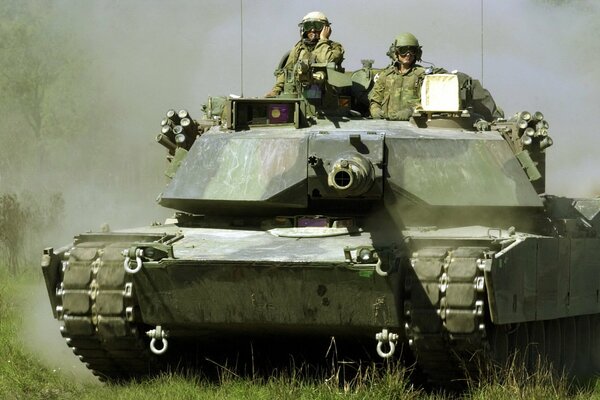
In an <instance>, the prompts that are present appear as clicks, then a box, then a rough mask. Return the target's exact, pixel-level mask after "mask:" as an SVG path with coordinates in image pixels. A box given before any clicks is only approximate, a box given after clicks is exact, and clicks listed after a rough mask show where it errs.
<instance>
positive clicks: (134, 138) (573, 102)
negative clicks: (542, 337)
mask: <svg viewBox="0 0 600 400" xmlns="http://www.w3.org/2000/svg"><path fill="white" fill-rule="evenodd" d="M33 3H34V4H38V6H39V7H44V6H45V5H46V4H47V3H46V2H43V1H42V2H39V3H35V2H33ZM50 4H52V7H49V8H51V9H49V11H48V12H50V13H52V14H51V16H52V20H53V25H52V24H51V25H49V28H48V29H52V27H53V26H54V27H56V29H58V28H59V27H60V29H61V30H66V31H67V32H70V33H71V35H72V37H73V38H74V39H73V40H75V41H76V42H77V43H78V44H79V46H80V47H81V48H82V49H83V51H82V52H81V54H80V57H81V60H80V61H82V65H83V67H82V71H81V79H82V80H81V88H82V90H86V93H85V96H83V98H84V103H85V104H82V107H81V109H82V110H83V109H86V110H90V111H89V112H88V114H86V119H85V122H84V123H85V127H86V129H82V132H91V134H86V135H83V134H82V135H77V134H76V135H74V136H73V138H72V139H70V140H69V141H68V142H67V143H65V145H64V146H63V147H62V148H61V149H60V150H55V151H53V153H52V154H47V155H45V157H44V160H45V163H44V164H43V165H42V168H38V169H36V170H34V171H31V174H30V175H27V174H23V176H22V179H23V182H21V185H20V187H22V188H25V189H29V190H32V191H36V190H40V192H41V189H45V190H55V191H60V192H62V193H63V195H64V197H65V201H66V215H65V221H64V224H63V227H62V233H61V234H58V235H56V236H55V237H54V238H53V240H54V241H55V243H48V245H55V246H58V245H61V244H64V243H66V242H68V241H70V238H71V236H72V235H73V234H74V233H76V232H83V231H87V230H91V229H93V230H97V229H98V228H99V227H100V225H101V224H102V223H108V224H110V225H111V227H112V228H124V227H128V226H136V225H146V224H148V223H150V222H152V221H154V220H162V219H164V217H166V216H168V215H170V214H171V211H169V210H163V209H161V208H160V207H158V206H157V205H156V204H155V202H154V199H155V197H156V196H157V195H158V194H159V193H160V192H161V190H162V189H163V187H164V185H165V183H166V179H165V178H164V177H163V171H164V169H165V167H166V161H165V151H164V150H163V149H162V148H161V147H160V146H159V145H158V144H156V143H155V141H154V136H155V135H156V133H158V131H159V123H160V120H161V119H162V118H163V115H164V113H165V111H166V110H167V109H169V108H176V109H180V108H186V109H188V110H189V111H190V113H191V115H192V116H193V117H195V116H198V115H199V114H200V111H199V110H200V107H201V105H202V104H203V103H204V102H205V100H206V98H207V96H208V95H228V94H243V95H245V96H260V95H262V94H264V93H266V92H267V91H268V90H269V89H270V87H271V86H272V84H273V81H274V77H273V70H274V68H275V64H276V63H277V61H278V60H279V59H280V57H281V56H282V55H283V53H284V52H285V51H287V50H289V49H290V48H291V46H292V45H293V44H294V43H295V42H296V41H297V40H298V28H297V24H298V22H299V21H300V19H301V18H302V16H303V15H304V14H306V13H307V12H309V11H313V10H321V11H323V12H324V13H325V14H326V15H328V17H329V19H330V21H331V22H332V24H333V25H332V29H333V33H332V37H331V38H332V39H333V40H336V41H339V42H341V43H342V44H343V45H344V47H345V50H346V53H345V62H344V66H345V67H346V69H347V70H353V69H358V68H360V66H361V63H360V60H361V59H373V60H375V66H376V67H384V66H386V65H387V64H388V62H389V60H388V59H387V56H386V55H385V53H386V51H387V50H388V47H389V45H390V43H391V42H392V40H393V38H394V37H395V36H396V35H397V34H398V33H400V32H404V31H410V32H412V33H414V34H415V35H416V36H417V37H418V38H419V41H420V42H421V45H422V46H423V49H424V54H423V58H424V59H425V60H427V61H429V62H431V63H434V64H435V65H437V66H441V67H444V68H446V69H448V70H453V69H458V70H460V71H463V72H466V73H468V74H470V75H472V76H473V77H474V78H477V79H480V80H483V83H484V85H485V87H486V88H488V89H489V90H490V92H491V93H492V94H493V95H494V97H495V99H496V101H497V102H498V104H499V105H500V106H501V107H502V108H503V109H504V111H505V113H506V114H507V115H512V114H513V113H515V112H518V111H521V110H529V111H537V110H540V111H542V112H543V113H544V114H545V115H546V118H547V120H548V121H549V122H550V135H551V136H552V137H553V139H554V147H552V148H550V150H549V152H548V171H547V173H548V183H547V190H548V192H549V193H553V194H558V195H568V196H575V197H577V196H593V195H594V196H596V195H600V177H599V176H598V170H599V169H600V158H599V157H598V149H599V148H600V136H599V135H598V134H597V132H596V131H597V130H598V127H599V126H600V113H598V105H599V100H598V93H600V78H599V77H598V75H597V74H596V72H595V70H596V65H598V63H599V62H600V59H599V58H600V41H599V40H598V35H597V32H598V31H599V30H600V29H599V28H600V22H599V21H600V6H599V4H598V3H597V2H594V1H592V0H590V1H573V2H562V1H541V0H539V1H535V0H529V1H522V0H521V1H518V0H509V1H502V2H489V1H483V2H482V1H481V0H462V1H460V2H451V3H450V2H448V1H444V0H418V1H417V0H414V1H402V2H399V1H396V0H382V1H372V2H369V3H366V4H365V2H363V1H358V0H348V1H344V2H340V1H333V0H321V1H312V0H310V1H303V2H289V1H286V2H283V1H280V0H253V1H248V0H241V1H228V2H223V1H222V0H219V1H217V0H204V1H193V0H174V1H171V2H168V3H166V2H163V1H158V0H129V1H127V2H123V1H118V0H103V1H93V2H92V1H88V2H82V1H77V0H54V1H52V2H50ZM482 4H483V7H484V9H483V13H482V9H481V6H482ZM242 12H243V14H242ZM482 15H483V21H482V19H481V16H482ZM482 22H483V35H482ZM482 40H483V63H482V51H481V50H482ZM52 50H53V49H47V54H48V57H51V56H52ZM77 112H78V110H77V109H75V110H72V111H71V113H70V114H67V116H66V118H68V115H72V116H75V115H77ZM9 133H10V132H8V131H6V130H2V131H1V132H0V134H1V135H2V136H3V137H2V141H5V140H10V138H9V137H8V136H6V135H8V134H9ZM25 171H27V170H25ZM0 184H2V181H0ZM0 189H2V191H5V190H7V189H10V188H6V187H0ZM39 292H41V294H40V296H41V297H39V299H40V300H39V303H38V302H37V301H36V303H35V304H34V307H32V309H33V310H34V311H35V313H34V314H33V315H35V321H47V324H48V325H52V326H47V329H46V328H45V327H41V326H40V325H41V324H36V326H35V327H32V326H29V327H28V332H27V333H26V336H25V337H30V338H31V342H32V343H38V344H39V346H38V351H40V352H41V351H42V348H44V349H45V350H44V351H45V352H48V351H50V353H49V354H45V357H46V358H48V359H50V360H54V361H53V362H54V363H56V362H60V357H62V356H63V355H64V354H63V353H64V352H68V350H67V348H66V346H64V343H62V342H61V344H60V345H58V344H57V345H56V346H55V345H54V344H52V345H51V346H49V345H47V343H49V342H48V340H49V339H48V338H44V339H43V340H41V341H38V340H37V339H36V336H35V335H33V333H32V332H35V331H47V332H48V335H51V334H52V332H56V336H57V337H58V330H57V329H56V326H54V325H53V322H54V321H53V320H51V319H50V310H49V307H48V305H47V300H41V298H45V293H43V288H42V289H41V290H40V291H39ZM36 295H37V294H36ZM32 304H33V303H32ZM38 311H39V313H44V314H45V315H46V316H47V317H48V318H47V319H42V318H41V317H39V315H40V314H38ZM32 312H33V311H32ZM27 335H30V336H27ZM52 343H54V342H52ZM61 346H62V347H61ZM49 349H50V350H49ZM53 349H55V350H53ZM68 357H70V356H68ZM69 360H70V358H69ZM69 362H71V361H69Z"/></svg>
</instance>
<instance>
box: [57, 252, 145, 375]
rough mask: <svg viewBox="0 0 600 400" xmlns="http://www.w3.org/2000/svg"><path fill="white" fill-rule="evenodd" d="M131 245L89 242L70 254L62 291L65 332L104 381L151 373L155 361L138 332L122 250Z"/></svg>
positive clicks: (61, 314)
mask: <svg viewBox="0 0 600 400" xmlns="http://www.w3.org/2000/svg"><path fill="white" fill-rule="evenodd" d="M129 246H130V243H106V242H84V243H81V244H79V245H77V246H75V247H73V248H72V249H71V250H70V251H69V252H68V253H66V254H65V256H64V257H63V258H64V261H63V265H62V274H63V280H62V282H61V285H60V288H59V289H58V290H57V300H58V302H57V303H58V304H59V306H58V307H57V311H58V315H59V320H62V321H63V326H61V333H62V335H63V337H64V338H65V339H66V341H67V345H68V346H69V347H71V348H72V349H73V352H74V353H75V354H76V355H77V356H78V357H79V358H80V359H81V361H82V362H84V363H85V364H86V366H87V367H88V368H89V369H90V370H92V372H93V373H94V375H96V376H98V377H99V378H100V379H101V380H120V379H130V378H133V377H137V376H145V375H149V374H151V373H152V372H154V371H153V369H154V367H153V366H154V365H155V363H154V357H153V355H152V353H150V352H149V351H148V346H147V342H146V339H145V338H144V337H143V336H142V332H139V330H138V324H136V315H137V313H138V308H137V305H136V304H135V297H134V293H133V282H132V281H131V277H130V276H129V275H128V274H126V273H125V271H124V269H123V256H122V255H121V252H122V250H123V249H126V248H128V247H129Z"/></svg>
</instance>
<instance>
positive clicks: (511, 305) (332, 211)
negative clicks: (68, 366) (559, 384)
mask: <svg viewBox="0 0 600 400" xmlns="http://www.w3.org/2000/svg"><path fill="white" fill-rule="evenodd" d="M377 72H378V70H376V69H374V68H372V61H369V60H365V61H364V62H363V68H362V69H360V70H358V71H354V72H352V73H351V72H346V71H342V70H338V69H336V68H335V66H334V65H330V64H316V63H313V64H306V63H304V64H302V63H301V64H299V65H298V66H297V68H295V70H294V71H293V73H290V76H286V84H285V85H286V86H285V90H284V92H283V93H282V95H280V96H279V97H276V98H243V97H239V98H238V97H233V96H230V97H210V98H209V99H208V101H207V104H205V105H204V107H203V116H202V117H201V118H199V119H194V118H192V117H191V116H190V115H189V114H188V112H187V111H185V110H181V111H178V112H176V111H175V110H170V111H169V112H167V115H166V117H165V118H164V120H163V121H162V123H161V133H160V134H159V135H158V136H157V137H156V140H157V142H159V143H160V144H161V145H163V146H164V147H165V148H166V151H167V158H168V160H169V164H168V165H169V166H168V169H167V171H166V175H167V176H168V178H169V179H168V184H167V185H166V187H165V189H164V191H163V192H162V194H161V195H160V196H159V199H158V202H159V203H160V204H161V205H162V206H165V207H167V208H170V209H173V210H176V213H175V215H174V216H173V218H170V219H168V220H167V221H165V223H164V224H154V225H152V226H148V227H143V228H137V229H130V230H122V231H115V232H110V231H104V232H95V233H84V234H79V235H77V236H75V238H74V241H73V243H72V244H70V245H68V246H66V247H63V248H60V249H56V250H55V249H53V248H47V249H45V250H44V254H43V258H42V270H43V273H44V278H45V282H46V285H47V289H48V295H49V299H50V303H51V306H52V311H53V313H54V317H55V318H57V319H58V320H59V321H61V322H62V326H61V333H62V335H63V336H64V337H65V339H66V342H67V345H68V346H70V347H71V348H72V349H73V352H74V353H75V354H76V355H78V356H79V358H80V359H81V361H82V362H84V363H85V364H86V366H87V367H88V368H89V369H91V370H92V371H93V372H94V374H96V375H98V376H99V377H101V378H102V379H107V380H119V379H129V378H139V377H144V376H147V375H149V374H152V373H155V372H156V371H160V370H161V368H163V366H164V363H163V362H162V360H165V359H167V358H168V357H169V356H180V355H182V354H184V353H187V352H189V351H190V350H189V349H190V348H189V347H188V346H189V343H195V344H196V345H197V347H196V350H195V351H196V352H199V353H202V352H210V351H216V352H217V353H218V352H219V351H224V350H225V349H226V348H229V347H230V346H231V345H232V344H233V343H234V341H233V340H231V339H230V338H232V337H235V336H238V335H240V334H243V335H245V336H247V337H251V338H252V337H253V338H261V337H267V336H269V337H271V338H277V339H278V340H280V341H281V342H283V343H289V344H290V347H291V345H292V343H296V341H295V340H296V339H297V338H298V337H308V338H311V341H312V340H313V339H314V340H322V339H324V340H326V341H327V340H331V338H332V337H333V338H357V339H360V340H362V341H363V342H365V343H367V344H368V347H369V352H370V353H371V354H374V355H375V354H376V357H382V358H383V359H394V358H396V357H398V358H400V357H403V358H409V359H411V360H413V361H415V362H416V366H417V368H418V369H419V371H421V372H422V374H423V375H424V376H425V377H426V378H427V379H428V381H429V382H430V383H433V384H440V385H446V384H448V383H449V382H453V381H456V380H460V379H463V378H464V376H465V373H469V372H472V370H473V369H474V368H477V367H476V365H475V364H476V362H475V361H474V360H475V358H474V357H473V355H484V356H485V358H486V359H493V360H496V361H497V362H498V363H503V362H505V361H506V360H508V359H509V358H510V357H511V355H513V354H515V353H517V354H520V356H521V359H522V360H523V361H524V362H525V363H526V364H528V365H533V364H534V362H535V360H538V359H543V360H547V361H548V362H549V363H550V364H551V365H553V366H554V367H555V368H556V369H557V370H560V371H566V372H567V373H568V374H571V375H573V376H591V375H593V374H596V373H597V372H598V371H599V369H600V278H599V276H600V275H599V273H598V272H599V270H600V261H599V260H600V238H599V236H598V232H599V231H600V198H594V199H572V198H565V197H557V196H552V195H549V194H546V193H545V184H544V182H545V152H546V149H547V148H548V147H549V146H550V145H551V144H552V140H551V138H550V136H548V127H549V125H548V123H547V122H546V120H545V118H544V116H543V115H542V113H540V112H535V113H530V112H526V111H523V112H519V113H517V114H515V115H514V116H512V117H510V118H502V117H501V114H500V113H499V111H498V110H497V109H496V108H495V105H494V104H493V101H491V97H490V96H489V93H488V92H487V91H485V90H484V89H483V88H481V86H480V85H479V84H478V82H477V81H475V80H473V79H471V78H469V77H468V76H466V75H464V74H459V73H458V74H448V73H444V74H430V75H427V76H426V77H425V80H424V82H423V85H422V96H421V97H422V99H423V103H422V105H421V107H419V108H418V109H416V110H415V111H414V112H413V115H412V117H411V119H410V121H388V120H375V119H371V118H369V117H368V93H369V90H370V88H371V86H372V84H373V80H374V78H375V76H376V74H377ZM291 338H294V339H291ZM183 343H187V345H186V344H183ZM313 343H316V342H313ZM309 347H310V345H307V346H306V347H302V346H301V349H300V352H302V349H304V350H305V351H308V348H309ZM215 349H216V350H215ZM411 362H412V361H411Z"/></svg>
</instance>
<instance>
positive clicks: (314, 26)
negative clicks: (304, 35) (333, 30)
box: [302, 21, 326, 32]
mask: <svg viewBox="0 0 600 400" xmlns="http://www.w3.org/2000/svg"><path fill="white" fill-rule="evenodd" d="M325 25H326V24H325V22H323V21H305V22H302V30H303V31H304V32H310V31H317V32H321V31H322V30H323V28H324V27H325Z"/></svg>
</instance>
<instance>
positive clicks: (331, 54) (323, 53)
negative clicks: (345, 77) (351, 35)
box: [313, 40, 344, 67]
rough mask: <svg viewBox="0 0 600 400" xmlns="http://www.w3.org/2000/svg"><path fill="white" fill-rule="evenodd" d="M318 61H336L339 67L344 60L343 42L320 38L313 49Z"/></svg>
mask: <svg viewBox="0 0 600 400" xmlns="http://www.w3.org/2000/svg"><path fill="white" fill-rule="evenodd" d="M313 54H314V55H315V57H316V59H317V62H320V63H330V62H332V63H335V65H337V66H338V67H341V66H342V61H343V60H344V48H343V47H342V45H341V44H339V43H337V42H333V41H331V40H319V41H318V42H317V45H316V46H315V49H314V50H313Z"/></svg>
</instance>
